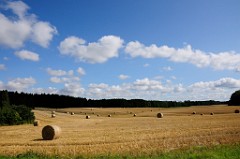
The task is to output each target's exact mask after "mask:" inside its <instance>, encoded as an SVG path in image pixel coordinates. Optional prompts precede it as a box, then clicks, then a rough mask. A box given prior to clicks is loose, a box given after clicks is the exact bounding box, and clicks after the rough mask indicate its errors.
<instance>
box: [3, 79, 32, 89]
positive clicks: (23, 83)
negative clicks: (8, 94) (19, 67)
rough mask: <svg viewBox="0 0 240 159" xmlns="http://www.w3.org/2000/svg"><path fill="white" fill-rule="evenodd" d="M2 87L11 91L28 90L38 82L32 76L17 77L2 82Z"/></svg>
mask: <svg viewBox="0 0 240 159" xmlns="http://www.w3.org/2000/svg"><path fill="white" fill-rule="evenodd" d="M0 83H1V84H0V89H6V90H10V91H26V90H27V89H28V88H30V87H31V86H33V85H34V84H35V83H36V80H35V79H34V78H32V77H28V78H16V79H13V80H10V81H8V82H7V84H4V83H3V82H0Z"/></svg>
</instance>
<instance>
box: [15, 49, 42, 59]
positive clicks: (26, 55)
mask: <svg viewBox="0 0 240 159" xmlns="http://www.w3.org/2000/svg"><path fill="white" fill-rule="evenodd" d="M15 55H16V56H17V57H19V58H20V59H22V60H30V61H39V55H38V54H37V53H35V52H31V51H28V50H21V51H17V52H15Z"/></svg>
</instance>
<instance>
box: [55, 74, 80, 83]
mask: <svg viewBox="0 0 240 159" xmlns="http://www.w3.org/2000/svg"><path fill="white" fill-rule="evenodd" d="M50 81H51V82H52V83H72V82H76V81H80V78H79V77H74V76H70V77H51V78H50Z"/></svg>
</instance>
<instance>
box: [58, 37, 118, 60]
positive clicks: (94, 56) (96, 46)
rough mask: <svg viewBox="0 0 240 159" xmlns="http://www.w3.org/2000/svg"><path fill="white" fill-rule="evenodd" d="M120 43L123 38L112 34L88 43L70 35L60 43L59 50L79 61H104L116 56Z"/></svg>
mask: <svg viewBox="0 0 240 159" xmlns="http://www.w3.org/2000/svg"><path fill="white" fill-rule="evenodd" d="M122 44H123V40H122V39H121V38H120V37H117V36H113V35H108V36H103V37H102V38H100V39H99V40H98V41H97V42H92V43H88V44H86V41H85V40H83V39H81V38H78V37H75V36H70V37H68V38H66V39H65V40H63V41H62V42H61V43H60V45H59V51H60V53H61V54H63V55H69V56H72V57H74V58H76V59H77V60H80V61H85V62H88V63H104V62H106V61H107V60H108V59H110V58H113V57H118V50H119V49H120V48H121V47H122Z"/></svg>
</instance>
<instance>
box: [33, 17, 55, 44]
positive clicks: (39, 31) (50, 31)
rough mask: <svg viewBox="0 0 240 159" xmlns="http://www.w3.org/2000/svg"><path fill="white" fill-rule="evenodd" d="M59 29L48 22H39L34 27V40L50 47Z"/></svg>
mask: <svg viewBox="0 0 240 159" xmlns="http://www.w3.org/2000/svg"><path fill="white" fill-rule="evenodd" d="M56 33H57V29H56V28H55V27H54V26H52V25H51V24H49V23H47V22H38V23H36V24H34V25H33V27H32V40H33V42H35V43H36V44H39V45H40V46H42V47H45V48H46V47H48V45H49V42H50V41H51V40H52V38H53V35H54V34H56Z"/></svg>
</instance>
